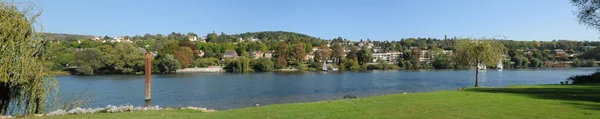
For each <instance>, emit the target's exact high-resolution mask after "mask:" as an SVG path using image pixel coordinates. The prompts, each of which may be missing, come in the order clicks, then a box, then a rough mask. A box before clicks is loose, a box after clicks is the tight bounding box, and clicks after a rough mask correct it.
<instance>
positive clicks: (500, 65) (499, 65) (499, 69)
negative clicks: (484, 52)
mask: <svg viewBox="0 0 600 119" xmlns="http://www.w3.org/2000/svg"><path fill="white" fill-rule="evenodd" d="M496 69H498V71H502V69H504V66H503V65H502V60H500V61H499V62H498V66H497V67H496Z"/></svg>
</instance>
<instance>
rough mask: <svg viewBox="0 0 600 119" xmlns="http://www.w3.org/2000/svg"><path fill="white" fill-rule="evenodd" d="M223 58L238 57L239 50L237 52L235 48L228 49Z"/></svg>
mask: <svg viewBox="0 0 600 119" xmlns="http://www.w3.org/2000/svg"><path fill="white" fill-rule="evenodd" d="M223 58H232V59H235V58H238V54H237V52H235V50H227V51H225V53H223Z"/></svg>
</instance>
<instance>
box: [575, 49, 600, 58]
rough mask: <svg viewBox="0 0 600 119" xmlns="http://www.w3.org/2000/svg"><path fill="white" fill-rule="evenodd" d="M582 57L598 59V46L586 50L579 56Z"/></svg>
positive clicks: (599, 51)
mask: <svg viewBox="0 0 600 119" xmlns="http://www.w3.org/2000/svg"><path fill="white" fill-rule="evenodd" d="M579 57H580V58H583V59H595V60H600V47H598V48H594V49H591V50H588V51H586V52H584V53H583V54H581V55H580V56H579Z"/></svg>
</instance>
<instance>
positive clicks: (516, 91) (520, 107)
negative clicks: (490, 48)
mask: <svg viewBox="0 0 600 119" xmlns="http://www.w3.org/2000/svg"><path fill="white" fill-rule="evenodd" d="M43 118H52V119H69V118H98V119H111V118H112V119H117V118H118V119H121V118H134V119H135V118H139V119H149V118H161V119H163V118H206V119H214V118H227V119H240V118H251V119H264V118H432V119H436V118H444V119H446V118H561V119H563V118H571V119H583V118H590V119H599V118H600V85H535V86H509V87H505V88H469V89H465V90H462V91H437V92H426V93H413V94H392V95H385V96H373V97H366V98H359V99H351V100H336V101H321V102H310V103H293V104H278V105H268V106H261V107H250V108H242V109H233V110H223V111H219V112H210V113H204V112H199V111H193V110H163V111H147V112H128V113H112V114H82V115H67V116H56V117H43Z"/></svg>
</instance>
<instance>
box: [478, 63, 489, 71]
mask: <svg viewBox="0 0 600 119" xmlns="http://www.w3.org/2000/svg"><path fill="white" fill-rule="evenodd" d="M477 69H478V70H487V68H486V66H485V65H484V64H477Z"/></svg>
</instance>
